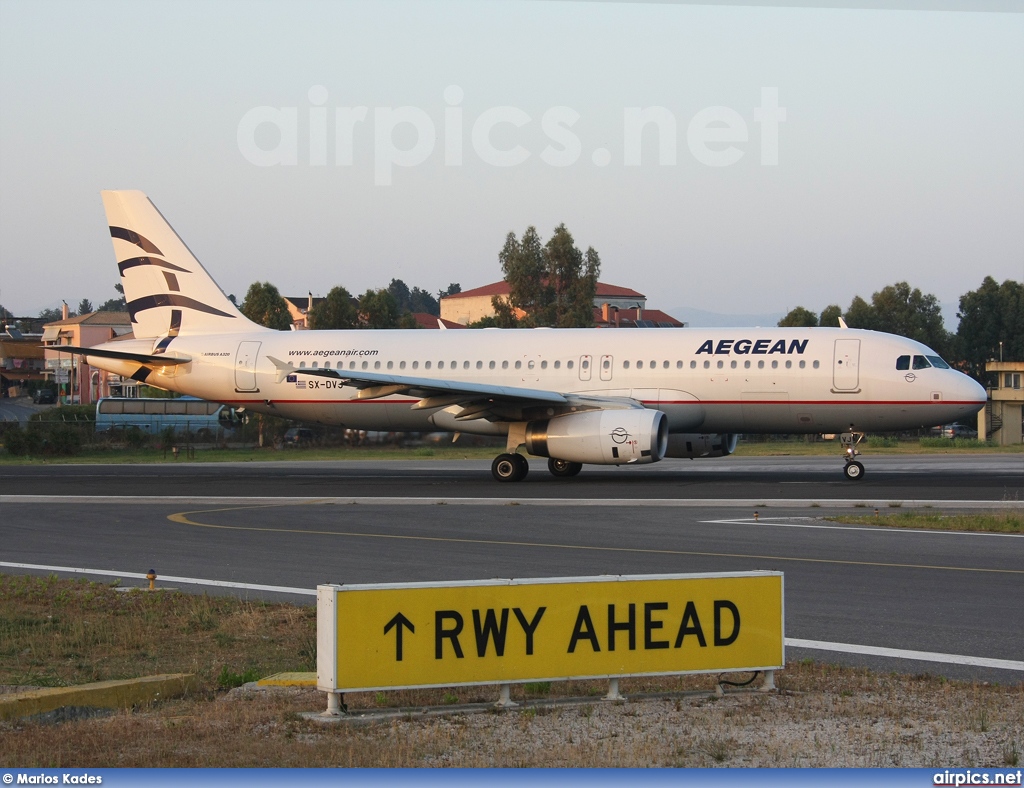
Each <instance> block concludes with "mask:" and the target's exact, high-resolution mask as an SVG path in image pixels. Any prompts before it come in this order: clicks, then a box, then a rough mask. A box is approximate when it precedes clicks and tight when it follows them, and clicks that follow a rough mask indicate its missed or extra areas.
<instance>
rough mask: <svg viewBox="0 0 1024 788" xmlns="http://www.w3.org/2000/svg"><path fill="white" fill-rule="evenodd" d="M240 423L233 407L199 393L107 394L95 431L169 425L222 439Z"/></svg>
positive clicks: (202, 436)
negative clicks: (157, 396) (170, 396)
mask: <svg viewBox="0 0 1024 788" xmlns="http://www.w3.org/2000/svg"><path fill="white" fill-rule="evenodd" d="M239 424H240V422H239V419H238V416H237V415H236V414H235V411H234V409H233V408H231V407H228V406H227V405H221V404H220V403H218V402H207V401H206V400H202V399H197V398H196V397H180V398H177V399H147V398H138V399H129V398H123V397H104V398H102V399H100V400H99V401H98V402H97V403H96V432H109V431H110V430H116V429H122V430H125V429H129V428H130V427H137V428H138V429H139V430H141V431H142V432H145V433H146V434H148V435H157V434H159V433H161V432H163V431H164V430H165V429H167V428H168V427H171V428H173V429H174V431H175V432H177V433H179V434H186V433H191V434H192V435H194V436H196V438H197V439H198V440H204V439H205V440H221V439H223V438H224V437H226V435H228V434H230V432H231V431H232V430H234V429H235V428H236V427H237V426H238V425H239Z"/></svg>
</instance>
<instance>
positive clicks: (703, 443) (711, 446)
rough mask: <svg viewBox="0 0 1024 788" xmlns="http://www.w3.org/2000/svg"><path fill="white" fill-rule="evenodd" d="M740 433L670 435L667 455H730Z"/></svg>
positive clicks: (689, 457)
mask: <svg viewBox="0 0 1024 788" xmlns="http://www.w3.org/2000/svg"><path fill="white" fill-rule="evenodd" d="M737 440H739V436H738V435H732V434H725V435H686V434H682V433H681V434H679V435H669V436H668V449H667V450H666V451H665V456H666V457H676V458H679V457H682V458H688V459H691V460H692V459H694V458H697V457H728V456H729V455H730V454H732V453H733V452H734V451H736V442H737Z"/></svg>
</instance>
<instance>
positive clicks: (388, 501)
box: [0, 495, 1024, 509]
mask: <svg viewBox="0 0 1024 788" xmlns="http://www.w3.org/2000/svg"><path fill="white" fill-rule="evenodd" d="M0 503H10V504H16V503H24V504H47V505H48V506H52V505H54V504H62V503H68V504H126V505H138V504H171V505H172V506H178V505H183V504H184V505H189V506H192V505H195V504H198V505H200V506H203V505H211V506H245V505H251V506H271V505H275V504H276V505H280V506H289V505H295V504H331V505H336V506H344V505H346V504H358V505H362V506H430V505H442V504H443V505H448V506H513V505H514V506H571V507H574V508H579V507H583V506H598V507H600V506H609V507H625V508H630V509H638V508H680V509H682V508H698V507H705V508H716V509H723V508H752V509H767V508H773V507H774V508H791V509H808V508H813V509H855V508H856V509H865V508H871V509H889V504H890V503H892V499H891V498H887V499H885V500H884V501H883V500H873V499H861V498H842V499H836V500H827V499H823V500H808V499H806V498H736V499H725V498H683V499H681V498H646V499H644V498H412V497H408V498H407V497H400V496H396V497H380V496H352V497H310V496H302V497H299V496H294V497H284V496H282V497H272V496H259V497H247V496H221V495H211V496H188V495H183V496H178V495H57V496H54V495H0ZM900 505H901V508H903V509H912V508H929V509H1024V501H940V500H927V501H925V500H922V501H900Z"/></svg>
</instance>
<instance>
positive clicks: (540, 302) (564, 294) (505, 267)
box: [491, 224, 601, 328]
mask: <svg viewBox="0 0 1024 788" xmlns="http://www.w3.org/2000/svg"><path fill="white" fill-rule="evenodd" d="M498 260H499V261H500V262H501V269H502V273H504V275H505V281H507V282H508V285H509V297H508V308H507V309H506V308H502V311H500V312H499V308H498V305H497V303H496V302H497V300H498V299H492V302H491V303H492V305H494V307H495V312H496V313H497V318H498V322H499V324H507V323H510V322H512V321H513V318H514V317H515V315H516V313H517V310H518V311H520V312H522V313H524V316H523V317H521V318H519V319H518V320H516V321H515V324H518V325H521V326H524V327H531V326H558V327H561V328H572V327H587V326H592V325H593V324H594V311H593V310H594V294H595V292H596V290H597V277H598V275H599V273H600V271H601V258H600V256H599V255H598V253H597V251H596V250H595V249H594V248H593V247H591V248H588V249H587V251H586V254H584V253H582V252H580V250H579V249H578V248H577V247H576V244H575V243H574V241H573V237H572V234H571V233H570V232H569V230H568V229H567V228H566V226H565V225H564V224H560V225H558V227H556V228H555V231H554V234H553V235H552V236H551V239H550V240H549V241H548V242H547V244H544V245H542V244H541V239H540V236H539V235H538V234H537V229H536V228H535V227H528V228H526V231H525V232H524V233H523V237H522V238H521V239H516V236H515V233H509V234H508V235H507V236H506V237H505V245H504V247H502V250H501V252H500V253H499V254H498Z"/></svg>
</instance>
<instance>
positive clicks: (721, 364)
mask: <svg viewBox="0 0 1024 788" xmlns="http://www.w3.org/2000/svg"><path fill="white" fill-rule="evenodd" d="M724 366H725V362H724V361H722V360H721V359H719V361H718V368H719V369H721V368H722V367H724Z"/></svg>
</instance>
